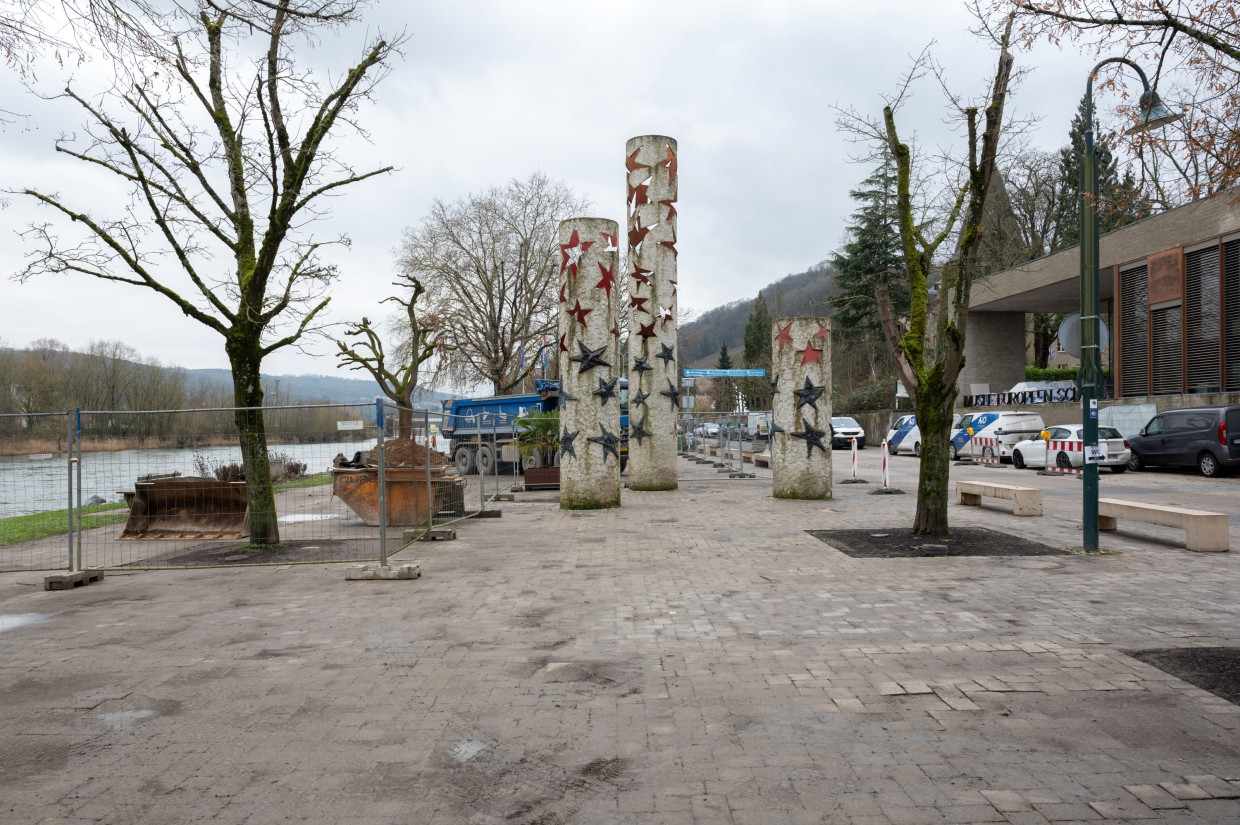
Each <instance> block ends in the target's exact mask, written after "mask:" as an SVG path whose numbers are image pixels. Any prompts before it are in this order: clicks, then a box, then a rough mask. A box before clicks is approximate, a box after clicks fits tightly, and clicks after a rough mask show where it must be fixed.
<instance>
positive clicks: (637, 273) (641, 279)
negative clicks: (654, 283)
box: [632, 266, 650, 292]
mask: <svg viewBox="0 0 1240 825" xmlns="http://www.w3.org/2000/svg"><path fill="white" fill-rule="evenodd" d="M649 276H650V270H649V269H642V268H641V267H640V266H634V267H633V276H632V277H633V280H634V281H637V282H638V283H639V284H645V285H646V286H650V277H649ZM637 289H638V288H637V287H635V288H634V290H633V291H634V292H636V291H637Z"/></svg>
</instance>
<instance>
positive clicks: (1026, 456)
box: [1012, 424, 1132, 473]
mask: <svg viewBox="0 0 1240 825" xmlns="http://www.w3.org/2000/svg"><path fill="white" fill-rule="evenodd" d="M1082 429H1083V427H1082V426H1081V425H1080V424H1062V425H1059V426H1055V427H1047V428H1046V429H1045V430H1043V433H1046V434H1048V435H1049V438H1045V439H1044V438H1042V437H1041V436H1040V435H1039V436H1038V437H1035V438H1027V439H1025V440H1024V441H1020V442H1017V444H1016V445H1015V446H1013V447H1012V466H1013V467H1015V468H1016V469H1018V470H1022V469H1024V468H1025V467H1052V466H1053V467H1058V468H1059V469H1061V470H1070V469H1079V468H1080V467H1081V466H1082V465H1083V463H1084V458H1085V453H1084V451H1083V450H1082V448H1081V446H1080V443H1081V430H1082ZM1059 442H1075V443H1073V444H1071V445H1070V449H1052V448H1051V444H1052V443H1054V444H1056V445H1058V444H1059ZM1098 443H1099V444H1105V445H1106V448H1107V460H1106V461H1103V462H1101V463H1100V464H1099V465H1098V466H1100V467H1109V468H1111V472H1113V473H1122V472H1124V471H1125V470H1127V469H1128V459H1129V457H1130V456H1131V455H1132V452H1131V451H1130V450H1129V448H1128V442H1127V441H1125V440H1124V437H1123V436H1122V435H1120V432H1119V430H1117V429H1115V428H1114V427H1099V428H1098Z"/></svg>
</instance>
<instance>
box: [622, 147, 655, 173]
mask: <svg viewBox="0 0 1240 825" xmlns="http://www.w3.org/2000/svg"><path fill="white" fill-rule="evenodd" d="M639 152H641V147H638V148H637V149H634V150H633V154H631V155H629V156H628V157H627V158H625V161H624V167H625V168H626V169H628V170H629V171H630V172H636V171H637V170H638V169H649V168H650V167H649V166H647V165H646V164H644V163H641V162H640V161H638V159H637V154H638V153H639Z"/></svg>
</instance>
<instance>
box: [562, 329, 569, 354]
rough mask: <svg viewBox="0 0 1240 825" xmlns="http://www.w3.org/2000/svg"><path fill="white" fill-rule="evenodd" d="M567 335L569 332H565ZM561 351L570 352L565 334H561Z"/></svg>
mask: <svg viewBox="0 0 1240 825" xmlns="http://www.w3.org/2000/svg"><path fill="white" fill-rule="evenodd" d="M565 335H567V333H565ZM560 352H568V344H566V343H564V336H563V335H561V336H560Z"/></svg>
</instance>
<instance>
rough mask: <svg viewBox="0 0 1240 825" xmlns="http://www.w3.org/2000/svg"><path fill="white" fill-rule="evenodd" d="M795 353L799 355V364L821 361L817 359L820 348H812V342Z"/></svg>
mask: <svg viewBox="0 0 1240 825" xmlns="http://www.w3.org/2000/svg"><path fill="white" fill-rule="evenodd" d="M797 354H799V355H800V356H801V366H805V365H806V364H820V363H822V362H821V361H820V360H819V359H818V356H820V355H822V350H820V349H814V345H813V343H809V344H806V345H805V349H799V350H797Z"/></svg>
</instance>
